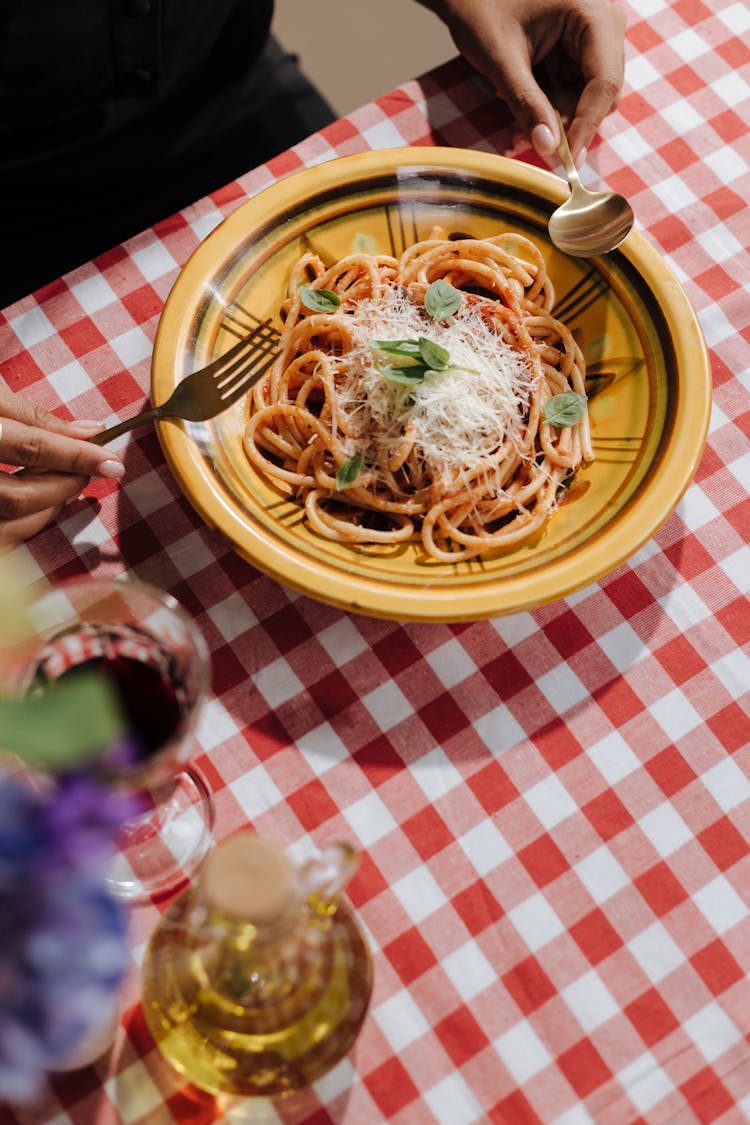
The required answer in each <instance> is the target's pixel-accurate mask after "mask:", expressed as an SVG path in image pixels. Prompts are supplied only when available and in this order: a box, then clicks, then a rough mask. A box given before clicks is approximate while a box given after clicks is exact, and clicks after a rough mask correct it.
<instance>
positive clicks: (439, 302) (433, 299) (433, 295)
mask: <svg viewBox="0 0 750 1125" xmlns="http://www.w3.org/2000/svg"><path fill="white" fill-rule="evenodd" d="M462 295H463V294H462V293H461V292H460V290H458V289H455V288H454V287H453V286H452V285H451V283H450V282H449V281H444V280H443V279H442V278H440V279H439V280H438V281H433V282H432V284H431V285H429V286H428V288H427V292H426V293H425V295H424V307H425V310H426V312H427V314H428V316H431V317H432V319H433V320H442V319H443V318H444V317H446V316H452V315H453V313H454V312H455V311H456V309H457V308H458V306H459V305H460V304H461V297H462Z"/></svg>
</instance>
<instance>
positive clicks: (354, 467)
mask: <svg viewBox="0 0 750 1125" xmlns="http://www.w3.org/2000/svg"><path fill="white" fill-rule="evenodd" d="M361 468H362V454H361V453H355V454H354V456H353V457H350V458H349V460H348V461H344V464H343V465H341V466H339V471H338V472H337V473H336V488H337V489H338V490H339V492H343V490H344V489H345V488H346V487H347V486H348V485H350V484H352V483H353V482H354V481H355V480H356V479H357V477H358V476H359V470H360V469H361Z"/></svg>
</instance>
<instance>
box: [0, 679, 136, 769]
mask: <svg viewBox="0 0 750 1125" xmlns="http://www.w3.org/2000/svg"><path fill="white" fill-rule="evenodd" d="M123 730H124V722H123V717H122V714H121V711H120V707H119V704H118V701H117V697H116V695H115V692H114V689H113V688H112V686H111V685H110V684H109V683H108V682H107V680H106V679H104V677H102V676H100V675H98V674H97V673H96V672H79V673H78V674H77V675H75V676H71V677H70V678H69V679H66V681H65V683H62V684H59V685H58V686H57V687H51V688H49V689H48V690H47V691H45V692H44V694H43V695H40V696H34V697H31V696H26V697H25V698H23V699H10V698H2V699H0V749H2V750H5V751H7V752H9V753H11V754H16V755H17V756H18V757H19V758H21V759H22V760H23V761H24V762H27V763H28V764H29V765H31V766H37V767H42V768H51V769H60V768H64V767H67V766H74V765H78V764H79V763H81V762H84V761H87V760H89V759H91V758H93V757H95V756H96V755H98V754H99V753H100V752H101V750H102V749H103V748H104V747H106V746H108V745H109V744H110V743H112V742H113V741H114V740H115V739H116V738H118V737H119V736H120V735H121V734H122V733H123Z"/></svg>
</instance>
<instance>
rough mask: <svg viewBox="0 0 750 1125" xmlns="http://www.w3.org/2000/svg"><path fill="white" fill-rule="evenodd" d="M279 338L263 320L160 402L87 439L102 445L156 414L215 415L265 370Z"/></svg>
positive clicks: (190, 419)
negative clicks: (164, 400)
mask: <svg viewBox="0 0 750 1125" xmlns="http://www.w3.org/2000/svg"><path fill="white" fill-rule="evenodd" d="M278 339H279V334H278V332H277V330H276V329H275V328H273V327H272V326H271V322H270V320H264V321H262V322H261V323H260V324H259V325H258V327H257V328H255V329H253V331H252V332H250V333H249V334H248V335H247V336H243V338H242V339H241V340H240V341H239V342H238V343H237V344H235V345H234V347H231V348H230V349H229V351H227V352H225V353H224V355H222V356H219V358H218V359H215V360H213V362H212V363H209V364H208V366H207V367H202V368H201V369H200V371H193V373H192V374H191V375H188V376H187V377H186V378H185V379H183V380H182V381H181V382H179V383H178V384H177V386H176V387H175V389H174V390H173V391H172V394H171V395H170V396H169V398H168V399H167V401H166V402H163V403H162V404H161V406H153V407H151V408H150V409H149V410H144V411H142V412H141V413H140V414H136V415H134V417H132V418H126V419H125V421H124V422H118V423H117V425H115V426H110V427H109V429H107V430H103V431H102V432H101V433H99V434H94V436H93V437H91V438H89V441H92V442H93V443H94V444H95V445H105V444H106V443H107V442H108V441H112V440H113V439H114V438H116V437H119V436H120V434H126V433H127V432H128V430H132V429H134V428H135V427H136V426H142V425H143V424H144V423H146V422H152V421H155V420H156V419H157V418H182V419H184V420H185V421H187V422H205V421H207V420H208V419H209V418H215V417H216V415H217V414H220V413H221V412H222V410H227V409H228V408H229V407H230V406H232V405H233V403H235V402H236V401H237V399H238V398H239V397H240V395H243V394H246V393H247V391H248V390H249V389H250V387H252V386H253V384H254V383H257V381H258V379H260V378H261V376H262V375H264V374H265V372H266V371H267V370H268V368H269V367H270V366H271V364H272V363H273V362H274V360H275V359H276V350H277V344H278Z"/></svg>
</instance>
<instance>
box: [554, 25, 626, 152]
mask: <svg viewBox="0 0 750 1125" xmlns="http://www.w3.org/2000/svg"><path fill="white" fill-rule="evenodd" d="M610 9H611V20H610V21H609V24H608V27H607V28H603V27H602V26H601V25H600V24H597V25H596V26H592V27H591V28H590V29H589V30H588V32H587V34H586V36H585V37H584V41H583V44H582V49H581V57H580V66H581V73H582V75H583V78H584V80H585V85H584V88H583V90H582V92H581V95H580V97H579V99H578V104H577V106H576V108H575V112H574V114H573V120H572V122H571V125H570V129H569V130H568V140H569V143H570V147H571V150H572V151H573V155H574V157H580V153H581V150H583V149H586V148H588V146H589V145H590V143H591V141H592V139H593V138H594V136H595V135H596V133H597V132H598V131H599V127H600V125H601V123H602V121H603V120H604V118H605V117H607V115H608V114H610V113H611V112H612V110H614V109H616V107H617V104H618V102H619V100H620V94H621V92H622V84H623V79H624V76H625V56H624V49H623V40H624V29H625V16H624V13H623V12H622V11H621V9H620V8H618V7H617V6H616V5H615V4H612V5H610Z"/></svg>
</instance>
